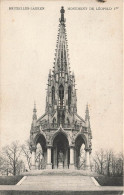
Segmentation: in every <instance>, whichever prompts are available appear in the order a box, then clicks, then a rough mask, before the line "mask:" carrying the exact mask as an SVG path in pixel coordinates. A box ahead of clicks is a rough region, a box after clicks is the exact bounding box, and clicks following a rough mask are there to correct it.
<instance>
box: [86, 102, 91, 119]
mask: <svg viewBox="0 0 124 195" xmlns="http://www.w3.org/2000/svg"><path fill="white" fill-rule="evenodd" d="M85 113H86V115H85V121H86V120H89V119H90V116H89V107H88V103H87V105H86V112H85Z"/></svg>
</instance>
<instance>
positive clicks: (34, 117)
mask: <svg viewBox="0 0 124 195" xmlns="http://www.w3.org/2000/svg"><path fill="white" fill-rule="evenodd" d="M36 112H37V109H36V103H35V102H34V109H33V120H37V114H36Z"/></svg>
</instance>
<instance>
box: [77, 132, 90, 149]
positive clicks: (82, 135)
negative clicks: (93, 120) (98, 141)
mask: <svg viewBox="0 0 124 195" xmlns="http://www.w3.org/2000/svg"><path fill="white" fill-rule="evenodd" d="M79 136H81V137H82V139H83V140H84V144H85V148H88V141H87V138H86V136H85V135H84V134H82V133H80V132H79V133H78V134H77V135H76V137H75V142H76V140H77V138H78V137H79Z"/></svg>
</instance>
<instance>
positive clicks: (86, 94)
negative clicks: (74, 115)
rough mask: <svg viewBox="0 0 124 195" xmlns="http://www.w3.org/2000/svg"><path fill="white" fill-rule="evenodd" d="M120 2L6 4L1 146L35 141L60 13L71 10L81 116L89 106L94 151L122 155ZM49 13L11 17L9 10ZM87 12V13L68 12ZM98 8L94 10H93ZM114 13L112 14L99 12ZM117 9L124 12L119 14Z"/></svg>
mask: <svg viewBox="0 0 124 195" xmlns="http://www.w3.org/2000/svg"><path fill="white" fill-rule="evenodd" d="M119 2H120V1H117V0H108V1H107V2H106V3H98V2H97V1H95V0H94V1H92V3H91V1H90V0H87V1H85V0H84V1H82V3H81V2H80V1H75V2H72V1H66V2H62V1H61V2H60V1H59V2H51V1H49V3H47V2H43V1H35V2H33V1H30V2H29V1H26V2H21V1H18V2H17V1H14V2H10V1H9V2H8V1H2V34H1V35H2V36H1V37H2V47H1V49H2V60H1V62H2V66H1V91H2V106H1V107H2V109H1V144H2V146H4V145H6V144H10V143H11V142H12V141H13V140H19V141H20V142H21V143H23V142H24V141H25V140H26V139H28V138H29V135H30V127H31V122H32V110H33V104H34V100H35V101H36V105H37V115H38V117H40V116H41V115H42V114H44V111H45V98H46V88H47V79H48V72H49V69H52V67H53V62H54V57H55V56H54V53H55V49H56V40H57V34H58V25H59V17H60V8H61V6H64V8H65V18H66V29H67V38H68V48H69V57H70V67H71V70H72V71H74V73H75V77H76V84H77V85H76V88H77V105H78V114H79V115H81V116H82V117H83V118H84V117H85V107H86V104H87V102H88V104H89V109H90V118H91V128H92V133H93V140H92V143H93V150H97V149H99V148H100V147H103V148H105V149H106V148H113V149H114V150H115V151H121V150H122V5H121V4H120V3H119ZM10 6H11V7H12V6H14V7H16V6H18V7H23V6H27V7H44V10H42V11H41V10H39V11H38V10H37V11H36V10H23V11H17V10H14V11H12V10H11V11H9V7H10ZM74 7H86V8H87V10H69V9H68V8H74ZM89 7H94V10H89ZM96 7H109V8H110V7H112V10H104V11H103V10H96ZM114 7H118V8H117V9H116V10H113V9H114Z"/></svg>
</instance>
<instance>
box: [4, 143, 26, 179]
mask: <svg viewBox="0 0 124 195" xmlns="http://www.w3.org/2000/svg"><path fill="white" fill-rule="evenodd" d="M20 155H21V148H20V146H19V144H18V142H17V141H16V142H13V143H12V144H11V145H8V146H5V147H4V148H3V159H4V167H6V169H7V170H8V172H9V173H11V174H13V175H17V174H19V173H20V170H21V169H22V159H21V156H20ZM23 166H24V165H23Z"/></svg>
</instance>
